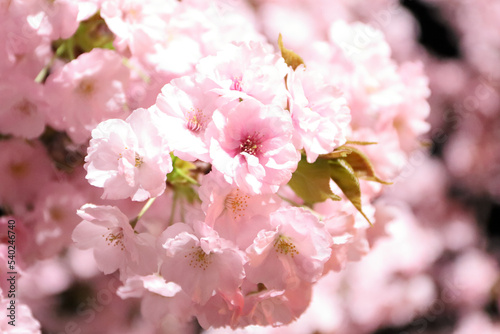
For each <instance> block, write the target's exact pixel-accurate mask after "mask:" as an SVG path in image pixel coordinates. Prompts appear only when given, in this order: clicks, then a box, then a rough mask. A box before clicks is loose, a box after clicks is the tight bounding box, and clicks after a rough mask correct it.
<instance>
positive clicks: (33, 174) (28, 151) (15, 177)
mask: <svg viewBox="0 0 500 334" xmlns="http://www.w3.org/2000/svg"><path fill="white" fill-rule="evenodd" d="M0 152H2V159H0V178H1V181H0V183H1V184H2V186H1V187H0V202H1V203H2V205H12V206H13V208H16V207H19V206H23V205H26V204H27V203H30V202H31V201H32V200H34V198H35V196H36V194H37V193H38V191H39V190H40V188H43V187H44V186H45V185H47V184H48V183H49V182H50V181H51V180H52V179H54V178H55V172H54V167H53V165H52V162H51V161H50V159H49V157H48V155H47V151H46V150H45V148H44V147H43V146H42V145H41V143H40V142H38V141H34V142H31V143H27V142H26V141H23V140H20V139H11V140H3V141H0ZM18 209H19V210H20V211H19V212H24V210H25V209H24V210H23V209H21V208H18Z"/></svg>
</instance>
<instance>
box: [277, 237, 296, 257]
mask: <svg viewBox="0 0 500 334" xmlns="http://www.w3.org/2000/svg"><path fill="white" fill-rule="evenodd" d="M274 249H275V250H276V252H277V253H279V254H283V255H288V254H290V255H291V256H292V258H293V257H294V256H295V255H297V254H299V251H298V250H297V248H296V247H295V245H294V244H293V243H292V242H291V240H290V239H289V238H287V237H285V236H283V235H280V236H279V237H278V239H276V241H275V242H274Z"/></svg>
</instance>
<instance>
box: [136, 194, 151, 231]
mask: <svg viewBox="0 0 500 334" xmlns="http://www.w3.org/2000/svg"><path fill="white" fill-rule="evenodd" d="M155 199H156V197H152V198H150V199H148V201H147V202H146V204H144V206H143V207H142V209H141V212H139V214H138V215H137V217H135V218H134V219H132V220H131V221H130V225H131V226H132V228H135V226H136V225H137V222H138V221H139V219H141V218H142V216H143V215H144V214H145V213H146V211H148V209H149V208H150V207H151V205H152V204H153V203H154V201H155Z"/></svg>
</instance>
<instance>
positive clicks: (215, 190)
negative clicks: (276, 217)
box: [199, 170, 281, 249]
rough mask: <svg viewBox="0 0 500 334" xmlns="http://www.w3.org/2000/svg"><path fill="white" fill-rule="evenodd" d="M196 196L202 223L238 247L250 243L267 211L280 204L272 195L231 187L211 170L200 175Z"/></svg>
mask: <svg viewBox="0 0 500 334" xmlns="http://www.w3.org/2000/svg"><path fill="white" fill-rule="evenodd" d="M199 195H200V199H201V200H202V204H201V206H202V209H203V210H204V212H205V214H206V218H205V222H206V223H207V224H208V225H210V226H212V227H213V228H214V229H215V230H216V231H217V233H219V235H220V236H221V237H223V238H225V239H228V240H231V241H232V242H234V243H235V244H236V245H238V247H240V248H241V249H246V248H247V247H248V246H250V244H251V243H252V242H253V239H254V238H255V236H256V235H257V233H258V232H259V231H260V230H262V229H266V228H268V227H269V226H268V224H269V214H270V213H271V212H273V211H276V210H277V209H278V208H279V206H280V204H281V199H280V198H279V197H278V196H277V195H275V194H259V195H253V194H248V193H245V192H243V191H242V190H240V189H239V188H235V187H234V186H231V185H230V184H229V183H227V182H226V181H225V180H224V176H223V175H222V174H221V173H219V172H217V171H215V170H213V171H212V172H210V173H209V174H208V175H206V176H205V177H203V180H202V182H201V186H200V189H199Z"/></svg>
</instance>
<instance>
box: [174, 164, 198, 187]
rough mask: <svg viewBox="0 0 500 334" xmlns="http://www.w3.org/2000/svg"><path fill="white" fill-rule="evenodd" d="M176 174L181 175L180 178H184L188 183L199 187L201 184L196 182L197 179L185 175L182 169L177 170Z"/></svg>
mask: <svg viewBox="0 0 500 334" xmlns="http://www.w3.org/2000/svg"><path fill="white" fill-rule="evenodd" d="M176 173H177V174H179V175H180V176H182V177H183V178H184V179H185V180H186V181H188V182H189V183H191V184H194V185H197V186H199V185H200V184H199V183H198V181H196V180H195V179H193V178H192V177H191V176H189V175H187V174H186V173H184V171H183V170H182V169H180V168H178V169H176Z"/></svg>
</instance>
